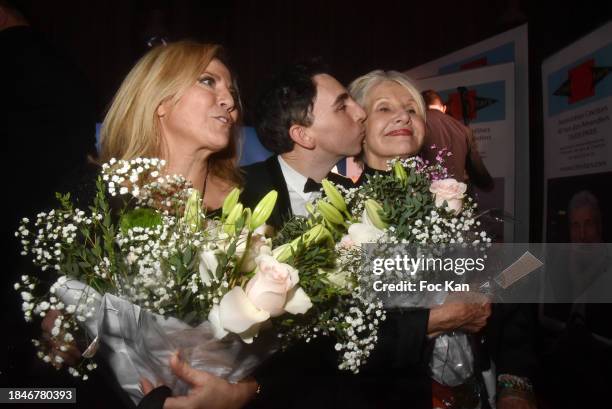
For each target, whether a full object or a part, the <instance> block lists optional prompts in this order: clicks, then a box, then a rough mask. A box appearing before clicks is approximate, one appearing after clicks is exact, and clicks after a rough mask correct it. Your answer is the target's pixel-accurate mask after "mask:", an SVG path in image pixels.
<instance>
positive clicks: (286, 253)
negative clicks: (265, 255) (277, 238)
mask: <svg viewBox="0 0 612 409" xmlns="http://www.w3.org/2000/svg"><path fill="white" fill-rule="evenodd" d="M291 250H292V246H291V244H290V243H285V244H283V245H282V246H279V247H277V248H275V249H274V250H272V257H274V258H275V259H276V260H277V261H279V262H281V263H283V262H285V261H287V260H288V259H289V257H291Z"/></svg>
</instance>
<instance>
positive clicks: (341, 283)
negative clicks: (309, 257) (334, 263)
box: [319, 268, 353, 289]
mask: <svg viewBox="0 0 612 409" xmlns="http://www.w3.org/2000/svg"><path fill="white" fill-rule="evenodd" d="M319 274H326V275H327V280H328V281H329V282H330V283H332V284H333V285H335V286H336V287H338V288H346V289H351V288H353V284H352V283H351V281H350V273H349V272H348V271H341V270H340V269H338V268H335V269H333V270H329V271H325V270H322V269H319Z"/></svg>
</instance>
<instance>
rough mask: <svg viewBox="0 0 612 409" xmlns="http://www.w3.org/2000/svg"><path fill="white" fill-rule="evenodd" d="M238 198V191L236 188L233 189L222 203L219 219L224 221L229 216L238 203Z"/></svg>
mask: <svg viewBox="0 0 612 409" xmlns="http://www.w3.org/2000/svg"><path fill="white" fill-rule="evenodd" d="M239 197H240V189H238V188H237V187H235V188H233V189H232V191H231V192H230V193H229V195H227V196H226V197H225V200H224V201H223V208H222V211H221V218H222V219H223V220H225V218H226V217H227V216H229V214H230V212H231V211H232V209H233V208H234V206H236V203H238V198H239Z"/></svg>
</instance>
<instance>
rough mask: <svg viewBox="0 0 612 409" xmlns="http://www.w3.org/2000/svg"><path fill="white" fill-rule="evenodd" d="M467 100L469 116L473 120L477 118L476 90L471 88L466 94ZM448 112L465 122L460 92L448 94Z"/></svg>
mask: <svg viewBox="0 0 612 409" xmlns="http://www.w3.org/2000/svg"><path fill="white" fill-rule="evenodd" d="M465 102H466V105H467V115H466V116H467V118H468V119H469V120H470V121H471V120H473V119H476V90H473V89H471V90H469V91H468V92H467V93H466V94H465ZM446 106H447V109H448V111H447V113H448V114H450V115H451V116H452V117H453V118H455V119H456V120H458V121H461V122H463V118H464V116H463V108H462V106H461V94H459V93H458V92H455V93H452V94H449V95H448V102H447V103H446Z"/></svg>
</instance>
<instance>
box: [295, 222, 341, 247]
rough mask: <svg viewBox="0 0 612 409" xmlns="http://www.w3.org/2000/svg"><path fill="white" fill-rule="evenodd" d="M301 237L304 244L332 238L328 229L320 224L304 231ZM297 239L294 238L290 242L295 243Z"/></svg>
mask: <svg viewBox="0 0 612 409" xmlns="http://www.w3.org/2000/svg"><path fill="white" fill-rule="evenodd" d="M301 238H302V240H304V245H306V246H309V245H311V244H317V243H320V242H321V241H323V240H332V239H333V238H332V235H331V233H330V232H329V230H327V229H326V228H325V226H323V225H322V224H317V225H315V226H314V227H313V228H312V229H310V230H308V231H307V232H306V233H304V234H303V235H302V236H301ZM297 240H299V238H298V239H296V240H294V241H293V242H292V243H291V244H293V243H294V242H295V243H296V244H297Z"/></svg>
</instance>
